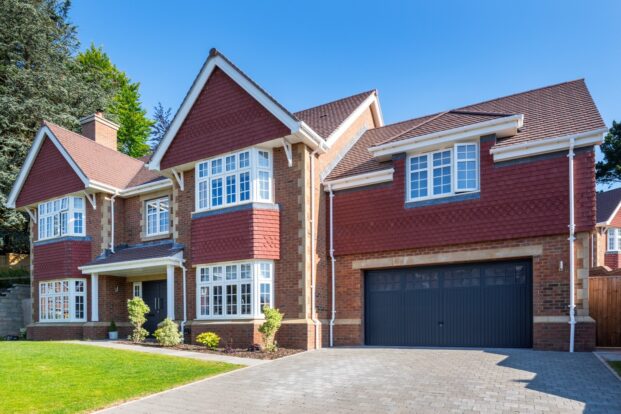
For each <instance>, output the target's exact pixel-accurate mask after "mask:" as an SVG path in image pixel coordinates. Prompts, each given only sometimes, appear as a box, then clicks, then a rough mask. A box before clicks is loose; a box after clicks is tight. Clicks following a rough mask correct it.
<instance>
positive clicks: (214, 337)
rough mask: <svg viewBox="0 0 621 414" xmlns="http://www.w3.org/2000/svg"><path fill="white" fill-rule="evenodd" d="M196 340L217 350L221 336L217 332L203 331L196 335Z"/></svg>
mask: <svg viewBox="0 0 621 414" xmlns="http://www.w3.org/2000/svg"><path fill="white" fill-rule="evenodd" d="M196 342H198V343H199V344H202V345H205V346H206V347H207V348H209V349H211V350H214V351H215V350H216V349H218V345H220V337H219V336H218V334H217V333H215V332H203V333H202V334H200V335H198V336H197V337H196Z"/></svg>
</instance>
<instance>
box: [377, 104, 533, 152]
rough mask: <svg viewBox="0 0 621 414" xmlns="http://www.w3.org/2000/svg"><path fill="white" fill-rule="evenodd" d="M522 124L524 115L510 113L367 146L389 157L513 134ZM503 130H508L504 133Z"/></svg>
mask: <svg viewBox="0 0 621 414" xmlns="http://www.w3.org/2000/svg"><path fill="white" fill-rule="evenodd" d="M523 124H524V115H521V114H519V115H512V116H506V117H502V118H496V119H491V120H489V121H484V122H478V123H476V124H472V125H466V126H463V127H459V128H453V129H447V130H444V131H438V132H434V133H431V134H426V135H421V136H417V137H412V138H408V139H404V140H401V141H397V142H388V143H386V144H382V145H377V146H375V147H371V148H369V151H370V152H371V154H372V155H373V156H374V157H376V158H379V159H387V158H390V156H391V155H393V154H399V153H402V152H408V151H415V150H422V149H425V148H428V147H433V146H437V145H441V144H445V143H450V142H455V141H459V140H463V139H467V138H472V137H479V136H484V135H491V134H499V133H501V132H502V133H503V134H502V135H505V134H506V135H515V134H516V133H517V130H518V129H519V128H521V127H522V125H523ZM505 131H508V132H506V133H505Z"/></svg>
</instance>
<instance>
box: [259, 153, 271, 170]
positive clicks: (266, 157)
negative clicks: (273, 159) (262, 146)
mask: <svg viewBox="0 0 621 414" xmlns="http://www.w3.org/2000/svg"><path fill="white" fill-rule="evenodd" d="M269 166H270V153H269V152H267V151H259V167H263V168H267V167H269Z"/></svg>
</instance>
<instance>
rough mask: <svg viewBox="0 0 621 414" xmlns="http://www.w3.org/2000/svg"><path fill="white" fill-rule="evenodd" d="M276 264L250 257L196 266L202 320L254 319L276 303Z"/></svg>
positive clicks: (198, 304) (198, 307) (198, 305)
mask: <svg viewBox="0 0 621 414" xmlns="http://www.w3.org/2000/svg"><path fill="white" fill-rule="evenodd" d="M273 280H274V264H273V262H270V261H262V260H250V261H243V262H228V263H218V264H212V265H205V266H198V267H197V268H196V285H197V291H198V293H199V294H198V295H197V298H196V300H197V318H198V319H251V318H260V317H262V316H263V311H262V309H263V306H264V305H268V306H273V298H274V283H273Z"/></svg>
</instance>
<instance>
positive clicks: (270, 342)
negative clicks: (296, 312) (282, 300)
mask: <svg viewBox="0 0 621 414" xmlns="http://www.w3.org/2000/svg"><path fill="white" fill-rule="evenodd" d="M263 314H264V315H265V322H263V324H261V326H259V332H260V333H261V336H262V337H263V349H264V350H265V351H268V352H273V351H275V350H276V348H277V346H276V343H275V342H274V338H275V337H276V333H277V332H278V330H279V329H280V325H281V324H282V317H283V314H282V313H280V311H279V310H278V309H275V308H271V307H269V306H267V305H266V306H264V307H263Z"/></svg>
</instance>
